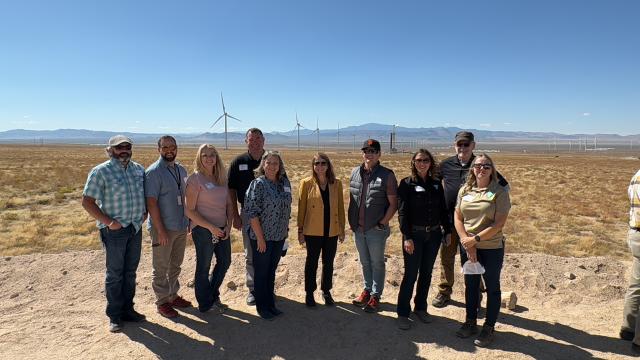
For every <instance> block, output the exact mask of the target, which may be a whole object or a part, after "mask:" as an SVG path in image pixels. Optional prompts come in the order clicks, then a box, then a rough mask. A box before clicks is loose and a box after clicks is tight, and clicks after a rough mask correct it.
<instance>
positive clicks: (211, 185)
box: [204, 182, 216, 190]
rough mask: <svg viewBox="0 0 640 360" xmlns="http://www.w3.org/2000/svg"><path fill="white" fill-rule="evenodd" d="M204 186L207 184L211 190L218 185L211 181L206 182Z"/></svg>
mask: <svg viewBox="0 0 640 360" xmlns="http://www.w3.org/2000/svg"><path fill="white" fill-rule="evenodd" d="M204 186H205V187H206V188H207V189H209V190H211V189H213V188H214V187H216V186H215V185H214V184H213V183H210V182H209V183H206V184H204Z"/></svg>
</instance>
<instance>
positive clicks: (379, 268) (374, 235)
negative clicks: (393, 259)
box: [354, 226, 391, 299]
mask: <svg viewBox="0 0 640 360" xmlns="http://www.w3.org/2000/svg"><path fill="white" fill-rule="evenodd" d="M390 233H391V230H390V229H389V227H388V226H386V227H385V229H384V230H378V229H376V228H375V227H374V228H371V229H369V230H367V231H365V232H361V231H356V232H354V234H355V238H356V248H357V249H358V257H359V258H360V265H362V277H363V278H364V289H365V290H366V291H368V292H369V293H370V294H371V295H374V296H376V297H377V298H378V299H380V297H382V291H383V290H384V276H385V264H384V247H385V245H386V244H387V238H388V237H389V234H390Z"/></svg>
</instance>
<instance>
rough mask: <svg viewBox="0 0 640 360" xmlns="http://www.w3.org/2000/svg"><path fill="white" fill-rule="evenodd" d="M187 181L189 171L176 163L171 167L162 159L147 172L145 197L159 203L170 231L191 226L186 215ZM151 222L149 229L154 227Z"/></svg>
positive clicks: (163, 218) (164, 221) (163, 221)
mask: <svg viewBox="0 0 640 360" xmlns="http://www.w3.org/2000/svg"><path fill="white" fill-rule="evenodd" d="M186 179H187V170H186V169H185V168H184V167H183V166H182V165H180V164H178V163H174V166H173V167H171V166H169V163H168V162H167V161H166V160H165V159H163V158H162V157H160V158H159V159H158V161H156V162H154V163H153V164H151V165H149V167H148V168H147V170H146V171H145V182H144V196H146V197H148V198H155V199H156V200H157V201H158V208H159V209H160V216H161V217H162V223H163V224H164V227H165V228H167V229H169V230H173V231H181V230H185V229H186V228H187V226H188V225H189V220H188V219H187V217H186V216H185V214H184V193H185V188H186V186H187V183H186ZM178 198H179V199H180V200H178ZM151 222H152V220H151V217H149V221H148V222H147V227H148V228H149V229H151V226H152V223H151Z"/></svg>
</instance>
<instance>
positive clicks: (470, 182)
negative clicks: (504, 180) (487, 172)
mask: <svg viewBox="0 0 640 360" xmlns="http://www.w3.org/2000/svg"><path fill="white" fill-rule="evenodd" d="M480 158H482V159H487V160H489V163H491V181H490V182H489V183H492V182H494V181H498V169H496V164H495V163H494V162H493V160H492V159H491V157H490V156H489V155H487V154H486V153H482V154H480V155H477V156H476V157H475V158H474V159H473V163H472V164H471V167H469V175H467V181H466V182H465V184H464V188H463V189H464V190H462V193H463V194H466V193H467V192H469V190H471V189H472V188H473V187H474V186H476V185H477V184H478V180H477V179H476V174H475V173H474V172H473V165H475V163H476V160H478V159H480Z"/></svg>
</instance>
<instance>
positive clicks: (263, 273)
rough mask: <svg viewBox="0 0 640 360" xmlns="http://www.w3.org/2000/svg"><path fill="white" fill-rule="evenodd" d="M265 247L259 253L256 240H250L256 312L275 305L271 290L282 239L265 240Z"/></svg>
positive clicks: (265, 310)
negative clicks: (263, 250)
mask: <svg viewBox="0 0 640 360" xmlns="http://www.w3.org/2000/svg"><path fill="white" fill-rule="evenodd" d="M266 243H267V249H266V250H265V252H263V253H261V252H259V251H258V244H257V241H255V240H253V239H252V240H251V248H252V250H253V271H254V278H253V282H254V293H255V297H256V310H258V314H262V313H264V312H268V311H270V310H272V309H273V308H274V307H275V306H276V303H275V298H274V297H273V290H274V287H275V281H276V269H277V268H278V263H279V262H280V257H281V256H282V246H283V245H284V240H282V241H267V242H266Z"/></svg>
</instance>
